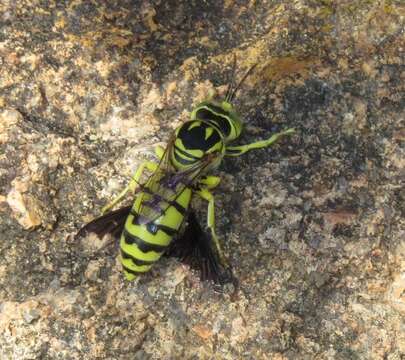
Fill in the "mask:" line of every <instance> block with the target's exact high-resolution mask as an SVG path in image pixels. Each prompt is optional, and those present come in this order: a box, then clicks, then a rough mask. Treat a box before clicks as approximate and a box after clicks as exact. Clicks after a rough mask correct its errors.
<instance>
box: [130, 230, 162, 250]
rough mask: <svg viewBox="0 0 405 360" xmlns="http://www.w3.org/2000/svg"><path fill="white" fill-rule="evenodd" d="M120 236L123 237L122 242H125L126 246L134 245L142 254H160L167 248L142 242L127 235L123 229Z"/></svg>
mask: <svg viewBox="0 0 405 360" xmlns="http://www.w3.org/2000/svg"><path fill="white" fill-rule="evenodd" d="M122 234H123V236H124V240H125V243H126V244H128V245H133V244H136V246H138V249H139V250H141V251H142V252H143V253H147V252H149V251H154V252H157V253H162V252H164V251H165V250H166V248H167V246H165V245H158V244H152V243H149V242H146V241H144V240H142V239H141V238H140V237H138V236H135V235H133V234H131V233H129V232H128V231H127V230H126V229H124V231H123V232H122Z"/></svg>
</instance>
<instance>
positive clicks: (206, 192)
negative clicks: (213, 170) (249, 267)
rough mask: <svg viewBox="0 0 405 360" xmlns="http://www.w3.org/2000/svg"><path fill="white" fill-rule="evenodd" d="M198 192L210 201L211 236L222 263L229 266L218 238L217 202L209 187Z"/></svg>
mask: <svg viewBox="0 0 405 360" xmlns="http://www.w3.org/2000/svg"><path fill="white" fill-rule="evenodd" d="M210 177H211V176H210ZM211 178H215V176H212V177H211ZM197 194H198V195H200V196H201V197H202V198H203V199H204V200H207V201H208V212H207V224H208V228H209V229H210V231H211V236H212V239H213V241H214V244H215V247H216V249H217V252H218V255H219V258H220V260H221V263H222V265H224V266H226V267H227V266H228V262H227V261H226V259H225V256H224V254H223V252H222V249H221V245H220V243H219V240H218V238H217V235H216V233H215V211H214V209H215V203H214V195H212V193H211V192H210V191H209V190H208V189H207V188H203V189H201V190H199V191H197Z"/></svg>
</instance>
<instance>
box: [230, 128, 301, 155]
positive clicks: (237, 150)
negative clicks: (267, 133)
mask: <svg viewBox="0 0 405 360" xmlns="http://www.w3.org/2000/svg"><path fill="white" fill-rule="evenodd" d="M294 132H295V129H287V130H284V131H282V132H279V133H277V134H274V135H272V136H271V137H270V138H269V139H267V140H261V141H256V142H254V143H251V144H247V145H239V146H228V147H227V148H226V153H225V155H226V156H239V155H242V154H244V153H245V152H247V151H249V150H252V149H260V148H264V147H267V146H270V145H273V144H274V143H275V142H276V141H278V140H279V139H281V138H282V137H283V136H285V135H290V134H293V133H294Z"/></svg>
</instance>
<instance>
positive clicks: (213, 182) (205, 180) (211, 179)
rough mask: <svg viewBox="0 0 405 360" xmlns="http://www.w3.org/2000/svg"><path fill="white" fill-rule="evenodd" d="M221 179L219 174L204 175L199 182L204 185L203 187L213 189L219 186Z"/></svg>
mask: <svg viewBox="0 0 405 360" xmlns="http://www.w3.org/2000/svg"><path fill="white" fill-rule="evenodd" d="M220 181H221V178H220V177H219V176H204V177H202V178H201V179H200V181H199V182H198V184H199V185H202V186H201V187H203V188H206V189H213V188H216V187H217V186H218V184H219V182H220Z"/></svg>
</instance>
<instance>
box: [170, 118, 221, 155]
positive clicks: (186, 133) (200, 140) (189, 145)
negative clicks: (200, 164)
mask: <svg viewBox="0 0 405 360" xmlns="http://www.w3.org/2000/svg"><path fill="white" fill-rule="evenodd" d="M195 121H198V120H195ZM195 121H188V122H186V123H185V124H183V125H182V127H181V128H180V130H179V132H178V134H177V137H178V138H180V139H181V141H182V142H183V145H184V147H185V148H186V149H190V150H201V151H203V152H204V153H205V152H206V151H207V150H209V149H210V148H211V147H213V146H214V145H215V144H216V143H218V142H220V141H222V139H221V135H220V134H219V133H218V130H217V129H216V128H215V127H212V126H210V125H209V124H207V123H205V122H201V123H200V125H199V126H195ZM209 127H211V128H212V129H213V130H214V131H213V132H212V134H211V135H210V136H209V137H208V139H205V133H206V129H207V128H209ZM190 128H191V129H190ZM186 156H187V157H190V158H191V156H190V155H189V154H188V153H187V154H186Z"/></svg>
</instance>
